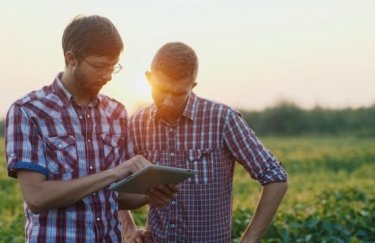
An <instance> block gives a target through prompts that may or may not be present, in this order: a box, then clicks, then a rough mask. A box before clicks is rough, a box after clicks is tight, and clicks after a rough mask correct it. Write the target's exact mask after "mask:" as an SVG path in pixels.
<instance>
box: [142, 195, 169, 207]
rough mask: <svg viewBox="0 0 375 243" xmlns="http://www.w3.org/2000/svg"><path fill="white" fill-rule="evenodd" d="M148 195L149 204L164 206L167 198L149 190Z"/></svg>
mask: <svg viewBox="0 0 375 243" xmlns="http://www.w3.org/2000/svg"><path fill="white" fill-rule="evenodd" d="M146 196H147V200H148V202H149V204H151V205H153V206H157V207H161V206H164V205H165V203H166V200H165V199H161V198H160V197H159V196H155V195H154V194H152V193H151V192H148V193H147V194H146Z"/></svg>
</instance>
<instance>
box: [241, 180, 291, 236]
mask: <svg viewBox="0 0 375 243" xmlns="http://www.w3.org/2000/svg"><path fill="white" fill-rule="evenodd" d="M287 188H288V184H287V182H275V183H271V184H268V185H265V186H264V187H263V189H262V193H261V196H260V199H259V201H258V204H257V207H256V209H255V213H254V215H253V218H252V219H251V222H250V224H249V225H248V226H247V228H246V231H245V232H244V234H243V236H242V238H241V242H246V243H249V242H258V241H259V240H260V239H261V237H262V235H263V234H264V232H265V231H266V229H267V227H268V225H269V224H270V222H271V220H272V218H273V217H274V216H275V214H276V211H277V209H278V207H279V205H280V202H281V200H282V198H283V197H284V195H285V193H286V191H287Z"/></svg>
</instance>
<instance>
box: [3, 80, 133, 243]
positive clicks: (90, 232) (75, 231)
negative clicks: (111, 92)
mask: <svg viewBox="0 0 375 243" xmlns="http://www.w3.org/2000/svg"><path fill="white" fill-rule="evenodd" d="M60 75H61V74H60ZM60 75H59V76H58V77H57V78H56V79H55V81H54V82H53V83H52V84H51V85H50V86H45V87H43V88H42V89H41V90H38V91H34V92H32V93H30V94H28V95H26V96H25V97H24V98H22V99H20V100H18V101H17V102H15V103H14V104H13V105H12V106H11V108H10V110H9V112H8V114H7V121H6V122H7V125H6V153H7V154H6V155H7V162H8V174H9V176H12V177H16V172H17V170H18V169H26V170H31V171H35V172H39V173H42V174H44V175H45V176H46V178H47V179H48V180H59V181H61V180H71V179H75V178H80V177H84V176H87V175H90V174H93V173H97V172H100V171H103V170H106V169H109V168H112V167H115V166H116V165H118V164H119V162H120V161H122V160H123V159H124V157H125V154H126V151H125V147H126V146H124V145H125V141H124V138H125V137H126V127H127V114H126V111H125V109H124V107H123V106H122V105H121V104H120V103H118V102H116V101H114V100H111V99H109V98H108V97H106V96H101V95H100V96H98V98H97V99H96V100H95V101H94V102H92V103H91V104H90V105H89V106H88V107H87V108H86V109H84V108H81V107H80V106H78V105H77V104H76V103H75V102H74V100H73V98H72V96H71V95H70V93H69V92H68V91H67V90H66V89H65V88H64V86H63V84H62V83H61V81H60V78H61V76H60ZM117 198H118V197H117V194H116V193H113V192H111V191H110V190H109V189H108V188H104V189H103V190H100V191H98V192H96V193H94V194H92V195H88V196H87V197H85V198H83V199H82V200H80V201H78V202H77V203H75V204H74V205H71V206H70V207H67V208H61V209H52V210H48V211H47V212H43V213H41V214H33V213H32V212H31V211H30V209H29V208H28V207H27V205H26V204H25V216H26V222H25V232H26V241H27V242H38V243H39V242H80V243H82V242H121V233H120V227H119V221H118V219H117Z"/></svg>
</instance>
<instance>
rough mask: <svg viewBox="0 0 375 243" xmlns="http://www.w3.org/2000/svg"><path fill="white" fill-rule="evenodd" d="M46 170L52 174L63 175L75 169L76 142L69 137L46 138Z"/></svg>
mask: <svg viewBox="0 0 375 243" xmlns="http://www.w3.org/2000/svg"><path fill="white" fill-rule="evenodd" d="M45 143H46V146H45V147H46V152H45V155H46V161H47V166H46V167H47V169H48V171H49V172H50V173H52V174H64V173H67V172H71V171H73V170H75V169H76V167H77V158H78V157H77V147H76V140H75V138H74V137H73V136H71V135H65V136H59V137H46V138H45Z"/></svg>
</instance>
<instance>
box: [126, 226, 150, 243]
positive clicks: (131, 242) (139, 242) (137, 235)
mask: <svg viewBox="0 0 375 243" xmlns="http://www.w3.org/2000/svg"><path fill="white" fill-rule="evenodd" d="M122 234H123V239H124V242H125V243H145V242H152V235H151V232H150V231H148V230H146V229H143V228H138V227H134V228H132V229H127V230H126V231H125V230H124V229H123V232H122Z"/></svg>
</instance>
